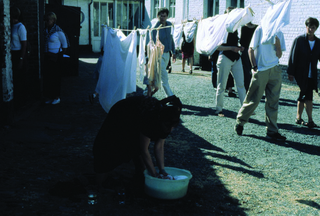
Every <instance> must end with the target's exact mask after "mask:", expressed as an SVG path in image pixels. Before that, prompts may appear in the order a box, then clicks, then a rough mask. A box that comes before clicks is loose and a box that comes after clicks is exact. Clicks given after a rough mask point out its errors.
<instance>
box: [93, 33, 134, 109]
mask: <svg viewBox="0 0 320 216" xmlns="http://www.w3.org/2000/svg"><path fill="white" fill-rule="evenodd" d="M105 33H106V38H107V40H106V41H105V47H107V49H105V50H104V54H103V60H102V64H101V70H100V75H99V80H98V83H97V86H96V92H97V93H99V101H100V104H101V106H102V107H103V109H104V110H105V111H106V112H109V110H110V108H111V107H112V106H113V105H114V104H115V103H116V102H118V101H119V100H122V99H124V98H126V94H127V93H132V92H135V91H136V68H137V59H136V56H137V50H136V46H137V32H136V31H132V32H131V33H130V34H129V35H128V36H127V37H126V36H125V35H124V34H123V33H122V31H120V30H114V29H112V28H107V31H106V32H105Z"/></svg>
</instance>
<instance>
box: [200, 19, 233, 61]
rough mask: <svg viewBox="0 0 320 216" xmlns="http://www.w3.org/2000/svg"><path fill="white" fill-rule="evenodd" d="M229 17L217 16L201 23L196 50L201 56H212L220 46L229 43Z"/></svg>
mask: <svg viewBox="0 0 320 216" xmlns="http://www.w3.org/2000/svg"><path fill="white" fill-rule="evenodd" d="M227 16H228V14H222V15H216V16H214V17H209V18H206V19H203V20H200V21H199V23H198V31H197V36H196V50H197V52H198V53H199V54H204V55H212V53H214V51H216V49H217V48H218V46H219V45H221V44H223V43H225V42H226V41H227V37H228V32H227V30H226V27H225V26H226V21H227Z"/></svg>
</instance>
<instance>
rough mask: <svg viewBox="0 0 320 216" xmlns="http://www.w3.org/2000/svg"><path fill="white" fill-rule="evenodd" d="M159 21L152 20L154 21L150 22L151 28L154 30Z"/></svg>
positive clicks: (156, 19)
mask: <svg viewBox="0 0 320 216" xmlns="http://www.w3.org/2000/svg"><path fill="white" fill-rule="evenodd" d="M158 21H159V19H158V18H154V19H152V20H151V21H150V22H151V28H154V27H155V25H156V24H157V22H158Z"/></svg>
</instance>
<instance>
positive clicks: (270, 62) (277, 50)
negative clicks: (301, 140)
mask: <svg viewBox="0 0 320 216" xmlns="http://www.w3.org/2000/svg"><path fill="white" fill-rule="evenodd" d="M262 36H263V30H262V27H261V26H259V27H257V29H256V30H255V32H254V35H253V37H252V40H251V43H250V46H249V58H250V62H251V65H252V80H251V84H250V86H249V89H248V92H247V96H246V98H245V100H244V102H243V105H242V107H241V108H240V110H239V112H238V115H237V119H236V125H235V126H234V130H235V131H236V132H237V134H238V135H242V131H243V125H244V124H245V123H247V122H248V120H249V118H250V116H251V115H252V113H253V112H254V110H255V109H256V108H257V106H258V105H259V102H260V100H261V98H262V96H263V93H264V92H265V96H266V100H265V110H266V117H265V121H266V124H267V137H268V138H270V139H274V140H281V141H284V140H286V137H284V136H282V135H281V134H280V133H279V132H278V126H277V118H278V106H279V98H280V91H281V82H282V77H281V75H282V70H281V68H280V67H279V65H278V64H279V59H280V58H281V56H282V51H285V49H286V46H285V42H284V37H283V33H282V32H278V33H277V35H275V36H274V37H273V39H272V40H271V41H272V42H266V43H264V44H262V43H261V40H262Z"/></svg>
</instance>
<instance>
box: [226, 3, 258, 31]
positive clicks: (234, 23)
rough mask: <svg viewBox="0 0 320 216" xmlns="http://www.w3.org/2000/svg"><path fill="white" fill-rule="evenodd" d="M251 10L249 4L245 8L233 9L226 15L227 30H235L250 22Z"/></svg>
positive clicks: (251, 18) (251, 17)
mask: <svg viewBox="0 0 320 216" xmlns="http://www.w3.org/2000/svg"><path fill="white" fill-rule="evenodd" d="M253 14H254V13H253V11H252V9H251V8H250V5H249V6H247V7H245V8H235V9H233V10H232V11H231V12H230V13H229V14H228V17H227V21H226V28H227V31H228V32H232V33H233V32H235V31H236V30H237V29H239V28H240V27H241V26H243V25H245V24H247V23H249V22H251V21H252V20H253V18H254V17H253Z"/></svg>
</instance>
